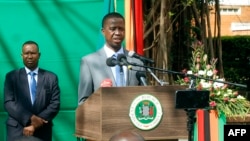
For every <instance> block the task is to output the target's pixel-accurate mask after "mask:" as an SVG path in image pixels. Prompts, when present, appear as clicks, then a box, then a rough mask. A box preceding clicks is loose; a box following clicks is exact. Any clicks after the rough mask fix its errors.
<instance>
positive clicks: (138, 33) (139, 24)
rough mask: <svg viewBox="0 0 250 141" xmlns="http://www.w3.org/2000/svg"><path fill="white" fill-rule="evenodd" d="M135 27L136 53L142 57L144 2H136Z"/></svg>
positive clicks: (136, 0) (140, 0)
mask: <svg viewBox="0 0 250 141" xmlns="http://www.w3.org/2000/svg"><path fill="white" fill-rule="evenodd" d="M134 15H135V18H134V23H135V24H134V25H135V40H136V42H135V48H136V52H137V53H138V54H140V55H143V54H144V52H143V48H144V42H143V33H144V32H143V9H142V0H134Z"/></svg>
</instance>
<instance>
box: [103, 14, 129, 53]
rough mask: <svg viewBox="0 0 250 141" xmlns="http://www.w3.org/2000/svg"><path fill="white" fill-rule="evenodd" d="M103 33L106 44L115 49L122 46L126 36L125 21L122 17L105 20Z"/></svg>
mask: <svg viewBox="0 0 250 141" xmlns="http://www.w3.org/2000/svg"><path fill="white" fill-rule="evenodd" d="M102 33H103V35H104V37H105V39H106V44H107V46H108V47H109V48H111V49H113V50H114V51H118V50H119V49H120V48H121V44H122V42H123V40H124V36H125V22H124V20H123V19H122V18H109V19H107V20H106V21H105V24H104V27H103V29H102Z"/></svg>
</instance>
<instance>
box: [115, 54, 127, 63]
mask: <svg viewBox="0 0 250 141" xmlns="http://www.w3.org/2000/svg"><path fill="white" fill-rule="evenodd" d="M122 59H127V57H126V56H125V55H124V54H118V56H117V60H118V61H120V62H122Z"/></svg>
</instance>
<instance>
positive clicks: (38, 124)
mask: <svg viewBox="0 0 250 141" xmlns="http://www.w3.org/2000/svg"><path fill="white" fill-rule="evenodd" d="M44 123H48V121H46V120H44V119H42V118H40V117H38V116H36V115H32V116H31V125H33V126H34V128H35V129H37V128H39V127H41V126H43V124H44Z"/></svg>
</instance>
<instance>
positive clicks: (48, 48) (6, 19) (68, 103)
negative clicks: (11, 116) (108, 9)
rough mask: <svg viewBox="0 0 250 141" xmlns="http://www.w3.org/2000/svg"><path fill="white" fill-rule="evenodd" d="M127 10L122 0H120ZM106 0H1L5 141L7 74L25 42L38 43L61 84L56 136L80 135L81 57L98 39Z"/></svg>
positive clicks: (0, 116) (44, 63) (57, 139)
mask: <svg viewBox="0 0 250 141" xmlns="http://www.w3.org/2000/svg"><path fill="white" fill-rule="evenodd" d="M116 2H117V3H116V4H117V5H116V6H117V7H116V8H117V12H119V13H121V14H124V1H123V0H116ZM104 9H105V7H104V0H30V1H29V0H0V89H1V91H0V103H1V105H2V106H0V125H1V127H2V128H0V140H1V141H5V137H6V129H5V120H6V112H5V111H4V108H3V83H4V78H5V74H6V73H7V72H8V71H10V70H12V69H17V68H20V67H23V63H22V59H21V55H20V54H21V45H22V44H23V42H25V41H26V40H34V41H36V42H37V43H38V44H39V46H40V51H41V58H40V63H39V66H40V67H41V68H45V69H48V70H51V71H53V72H55V73H56V74H57V75H58V77H59V85H60V87H61V109H60V112H59V114H58V115H57V117H56V118H55V120H54V125H55V126H54V128H53V141H72V140H76V137H75V136H74V132H75V109H76V107H77V87H78V76H79V66H80V59H81V57H82V56H84V55H86V54H88V53H91V52H93V51H95V50H96V48H98V47H97V45H98V42H99V45H100V42H101V41H100V39H101V37H100V36H101V34H100V27H101V20H102V16H103V15H104Z"/></svg>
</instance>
